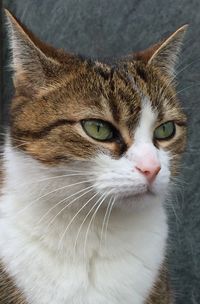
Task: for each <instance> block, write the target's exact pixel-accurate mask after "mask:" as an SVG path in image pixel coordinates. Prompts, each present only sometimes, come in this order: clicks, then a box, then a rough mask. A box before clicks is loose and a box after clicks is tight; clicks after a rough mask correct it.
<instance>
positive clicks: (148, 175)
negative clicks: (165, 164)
mask: <svg viewBox="0 0 200 304" xmlns="http://www.w3.org/2000/svg"><path fill="white" fill-rule="evenodd" d="M135 169H137V170H138V171H139V172H140V173H141V174H143V175H144V176H146V178H147V179H148V181H149V182H152V181H153V180H154V179H155V178H156V176H157V175H158V173H159V171H160V169H161V167H160V166H156V167H152V168H150V169H149V170H147V168H142V167H141V168H139V167H137V166H136V167H135Z"/></svg>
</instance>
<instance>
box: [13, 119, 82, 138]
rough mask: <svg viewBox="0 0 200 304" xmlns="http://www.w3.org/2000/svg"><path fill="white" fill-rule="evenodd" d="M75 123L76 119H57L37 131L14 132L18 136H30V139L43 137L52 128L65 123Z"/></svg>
mask: <svg viewBox="0 0 200 304" xmlns="http://www.w3.org/2000/svg"><path fill="white" fill-rule="evenodd" d="M75 123H77V121H75V120H67V119H59V120H56V121H55V122H53V123H51V124H49V125H47V126H45V127H43V128H41V129H40V130H38V131H31V130H20V129H18V130H14V133H15V134H16V135H17V136H18V137H31V138H32V139H40V138H43V137H45V136H47V135H48V134H49V133H50V132H51V131H52V130H53V129H55V128H57V127H60V126H63V125H66V124H70V125H72V124H75Z"/></svg>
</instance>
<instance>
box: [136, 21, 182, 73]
mask: <svg viewBox="0 0 200 304" xmlns="http://www.w3.org/2000/svg"><path fill="white" fill-rule="evenodd" d="M187 27H188V25H184V26H182V27H180V28H179V29H178V30H177V31H176V32H174V33H173V34H172V35H170V36H169V37H168V38H167V39H165V40H164V41H162V42H159V43H157V44H155V45H153V46H152V47H150V48H148V49H147V50H145V51H142V52H138V53H136V54H135V56H134V57H135V59H136V60H141V61H143V62H144V63H145V64H147V65H153V66H155V67H156V68H158V69H159V70H160V71H161V72H162V73H164V74H166V76H169V77H174V74H175V65H176V62H177V59H178V56H179V53H180V50H181V46H182V43H183V38H184V36H185V33H186V30H187Z"/></svg>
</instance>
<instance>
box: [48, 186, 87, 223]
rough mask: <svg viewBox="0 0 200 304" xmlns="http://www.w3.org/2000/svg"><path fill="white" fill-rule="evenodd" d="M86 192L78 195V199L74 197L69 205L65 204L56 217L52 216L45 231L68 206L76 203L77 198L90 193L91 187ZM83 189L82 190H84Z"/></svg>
mask: <svg viewBox="0 0 200 304" xmlns="http://www.w3.org/2000/svg"><path fill="white" fill-rule="evenodd" d="M88 188H89V190H88V191H86V192H84V193H83V194H81V195H79V196H78V197H76V198H75V199H73V200H72V201H71V202H70V203H69V204H67V205H66V206H64V207H63V208H62V209H61V210H60V211H59V212H58V213H57V214H56V216H54V217H53V218H52V219H51V221H50V222H49V224H48V225H47V229H48V228H49V226H50V225H51V224H52V223H53V222H54V221H55V219H56V218H57V217H58V216H59V215H60V214H61V213H62V212H63V211H64V210H65V209H66V208H67V207H68V206H70V205H72V203H74V202H75V201H77V200H78V199H79V198H81V197H82V196H84V195H85V194H87V193H89V192H90V191H92V189H93V186H90V187H87V188H86V189H88ZM86 189H84V190H86Z"/></svg>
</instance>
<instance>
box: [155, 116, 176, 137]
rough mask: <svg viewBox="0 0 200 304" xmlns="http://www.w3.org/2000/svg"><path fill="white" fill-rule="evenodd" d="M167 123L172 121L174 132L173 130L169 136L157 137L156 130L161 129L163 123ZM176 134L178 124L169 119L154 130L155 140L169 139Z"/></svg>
mask: <svg viewBox="0 0 200 304" xmlns="http://www.w3.org/2000/svg"><path fill="white" fill-rule="evenodd" d="M167 123H172V124H173V132H172V133H171V134H170V135H169V136H167V137H163V138H158V137H156V136H155V131H156V130H157V129H159V128H160V127H162V126H163V125H165V124H167ZM175 134H176V124H175V122H174V121H173V120H169V121H166V122H164V123H162V124H161V125H159V126H158V127H157V128H156V129H155V130H154V133H153V138H154V140H157V141H167V140H170V139H172V138H173V137H174V136H175Z"/></svg>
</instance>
